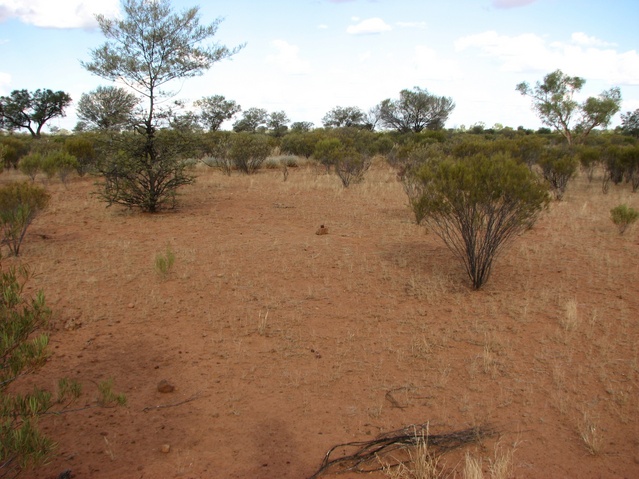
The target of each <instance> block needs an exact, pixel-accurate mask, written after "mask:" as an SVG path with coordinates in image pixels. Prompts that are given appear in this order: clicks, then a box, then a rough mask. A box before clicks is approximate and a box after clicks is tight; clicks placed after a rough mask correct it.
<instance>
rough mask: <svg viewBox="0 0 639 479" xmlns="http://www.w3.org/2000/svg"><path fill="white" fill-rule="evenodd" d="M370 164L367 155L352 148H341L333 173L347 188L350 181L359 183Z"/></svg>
mask: <svg viewBox="0 0 639 479" xmlns="http://www.w3.org/2000/svg"><path fill="white" fill-rule="evenodd" d="M370 166H371V159H370V158H369V157H367V156H365V155H363V154H362V153H360V152H359V151H357V150H355V149H354V148H342V149H340V152H339V158H338V160H337V162H336V163H335V173H337V176H339V179H340V180H342V185H344V188H348V187H349V186H350V185H351V184H352V183H361V182H362V181H363V180H364V173H366V172H367V171H368V169H369V168H370Z"/></svg>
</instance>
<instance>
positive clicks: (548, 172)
mask: <svg viewBox="0 0 639 479" xmlns="http://www.w3.org/2000/svg"><path fill="white" fill-rule="evenodd" d="M539 166H540V167H541V173H542V175H543V177H544V179H545V180H546V181H547V182H548V183H549V184H550V188H551V190H552V192H553V195H554V197H555V199H557V200H561V199H562V198H563V196H564V194H565V193H566V187H567V186H568V182H569V181H570V179H571V178H572V177H573V176H575V173H577V168H578V166H579V161H578V160H577V158H575V155H574V154H573V152H572V151H571V150H570V149H568V148H563V147H550V148H547V149H546V150H545V151H544V152H543V153H542V155H541V158H540V159H539Z"/></svg>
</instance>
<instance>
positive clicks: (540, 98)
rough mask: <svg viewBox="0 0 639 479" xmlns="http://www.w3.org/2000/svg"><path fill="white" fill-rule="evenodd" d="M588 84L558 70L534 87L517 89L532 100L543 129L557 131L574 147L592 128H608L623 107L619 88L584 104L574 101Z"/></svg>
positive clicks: (523, 84)
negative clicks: (543, 126) (547, 127)
mask: <svg viewBox="0 0 639 479" xmlns="http://www.w3.org/2000/svg"><path fill="white" fill-rule="evenodd" d="M585 84H586V80H585V79H583V78H581V77H577V76H574V77H571V76H569V75H566V74H565V73H563V72H562V71H561V70H555V71H554V72H552V73H549V74H548V75H546V76H545V77H544V81H543V82H537V83H536V84H535V87H534V88H533V87H531V86H530V85H529V84H528V83H527V82H521V83H519V84H518V85H517V87H516V89H517V91H519V92H520V93H521V94H522V95H525V96H529V97H530V98H531V99H532V102H533V108H534V110H535V111H536V112H537V115H538V116H539V118H540V119H541V121H542V123H543V124H544V125H548V126H550V127H553V128H555V129H556V130H557V131H559V132H561V134H562V135H563V136H564V137H565V138H566V140H567V141H568V144H569V145H571V144H572V143H573V142H574V141H575V135H578V136H577V139H578V140H583V139H584V138H586V136H588V134H589V133H590V132H591V131H592V129H593V128H596V127H598V126H604V127H605V126H607V125H608V124H609V123H610V120H611V119H612V117H613V115H614V114H615V113H617V112H618V111H619V109H620V107H621V91H620V90H619V88H618V87H614V88H610V89H609V90H606V91H604V92H602V93H601V94H600V95H599V96H598V97H596V98H595V97H589V98H588V99H586V101H585V102H583V103H581V104H580V103H579V102H577V100H575V98H574V96H575V93H578V92H579V91H581V89H582V88H583V86H584V85H585Z"/></svg>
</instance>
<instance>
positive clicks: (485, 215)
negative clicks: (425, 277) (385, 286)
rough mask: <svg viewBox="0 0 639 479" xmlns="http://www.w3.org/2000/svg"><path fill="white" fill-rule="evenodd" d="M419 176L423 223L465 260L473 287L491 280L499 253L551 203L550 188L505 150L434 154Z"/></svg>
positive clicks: (420, 208) (476, 287) (420, 209)
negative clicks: (465, 154) (463, 154)
mask: <svg viewBox="0 0 639 479" xmlns="http://www.w3.org/2000/svg"><path fill="white" fill-rule="evenodd" d="M417 178H418V179H419V180H420V181H421V183H422V185H423V187H424V190H423V191H424V194H423V195H422V197H421V198H420V199H419V201H418V202H417V203H416V204H415V207H416V208H418V209H419V213H420V215H421V216H422V217H423V221H422V222H423V224H425V225H426V226H427V227H428V228H429V229H431V230H432V231H433V232H435V234H437V235H438V236H439V237H440V238H441V239H442V240H443V241H444V243H445V244H446V246H448V248H450V250H451V251H452V252H453V254H455V256H457V257H458V258H459V259H460V260H461V261H462V263H463V265H464V267H465V269H466V272H467V273H468V276H469V277H470V279H471V281H472V285H473V288H474V289H479V288H481V287H482V286H483V285H484V283H485V282H486V281H487V280H488V278H489V276H490V273H491V271H492V266H493V262H494V260H495V258H496V257H497V256H498V254H499V253H500V252H501V251H502V250H503V249H504V247H505V246H506V245H507V244H508V243H509V242H510V241H511V240H513V239H514V238H516V237H517V236H518V235H519V234H521V233H523V232H524V231H526V230H527V229H529V228H530V227H531V226H532V225H533V224H534V222H535V221H536V219H537V217H538V215H539V213H540V212H541V211H542V210H543V209H544V207H545V206H546V205H547V204H548V200H549V197H548V188H547V187H546V186H545V185H544V184H543V183H542V182H541V181H540V180H539V178H538V177H537V176H536V175H535V174H534V173H532V172H531V171H530V170H529V169H528V168H527V167H526V165H524V164H522V163H519V162H517V161H515V160H513V159H512V158H511V157H510V156H509V155H507V154H505V153H497V154H494V155H491V156H487V155H483V154H479V155H474V156H468V157H465V158H457V159H456V158H451V157H447V158H443V159H433V160H430V161H427V162H426V163H424V164H423V166H422V167H421V169H420V170H419V171H418V172H417Z"/></svg>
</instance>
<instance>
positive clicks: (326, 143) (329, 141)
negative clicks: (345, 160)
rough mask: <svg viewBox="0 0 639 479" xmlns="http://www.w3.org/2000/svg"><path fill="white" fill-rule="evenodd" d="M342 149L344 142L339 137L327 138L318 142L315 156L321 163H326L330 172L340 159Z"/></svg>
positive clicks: (327, 170)
mask: <svg viewBox="0 0 639 479" xmlns="http://www.w3.org/2000/svg"><path fill="white" fill-rule="evenodd" d="M342 149H343V145H342V142H341V141H340V140H339V139H338V138H325V139H323V140H320V141H318V142H317V144H316V145H315V150H313V156H314V157H315V159H316V160H317V161H319V162H320V164H322V165H324V167H325V168H326V172H327V173H328V172H329V171H330V170H331V167H332V166H334V165H335V164H336V163H337V162H338V161H339V157H340V152H341V151H342Z"/></svg>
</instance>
